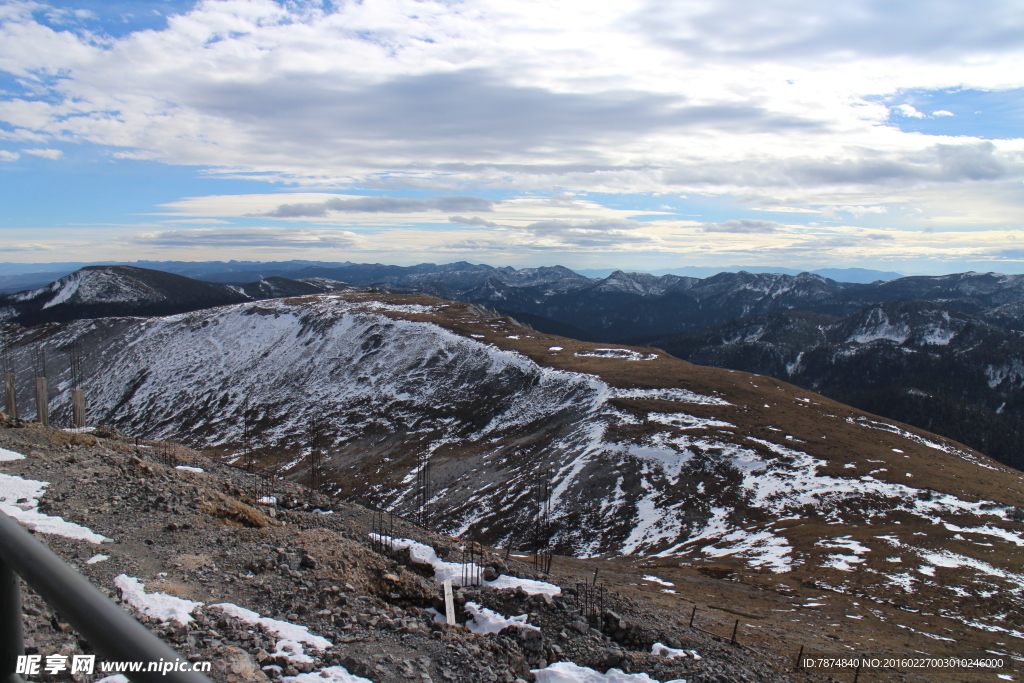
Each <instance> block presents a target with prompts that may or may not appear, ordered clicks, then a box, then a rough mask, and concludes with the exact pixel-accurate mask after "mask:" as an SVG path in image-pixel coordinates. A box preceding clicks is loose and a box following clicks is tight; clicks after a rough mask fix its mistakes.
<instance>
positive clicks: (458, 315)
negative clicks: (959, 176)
mask: <svg viewBox="0 0 1024 683" xmlns="http://www.w3.org/2000/svg"><path fill="white" fill-rule="evenodd" d="M865 324H866V323H865ZM883 327H884V330H887V331H884V334H883ZM851 330H853V331H854V333H855V334H857V335H867V336H871V335H873V334H874V335H876V339H875V341H874V342H873V343H876V344H877V343H880V342H881V340H882V339H883V337H884V336H885V335H889V337H898V336H900V335H901V334H902V332H901V331H900V327H899V325H898V323H897V322H894V321H893V319H892V318H889V319H888V320H886V321H882V320H881V319H880V318H879V319H876V320H875V321H874V327H873V328H870V329H869V328H868V327H864V326H861V327H854V328H851ZM872 330H873V331H872ZM961 333H962V332H961ZM943 334H944V332H942V331H941V330H940V331H937V332H936V334H935V336H934V337H933V339H939V338H940V337H941V336H942V335H943ZM878 335H881V336H878ZM908 339H909V338H908ZM73 341H78V342H80V343H81V344H82V347H83V348H84V349H86V350H87V354H86V363H85V368H84V369H85V374H86V382H85V386H86V390H87V393H88V398H89V405H90V414H91V415H92V416H93V419H94V420H96V421H100V422H104V423H109V424H112V425H115V426H117V427H119V428H122V429H124V430H125V431H127V432H129V433H139V434H144V435H148V436H160V437H168V438H175V439H181V440H184V441H186V442H188V443H190V444H191V445H193V446H198V447H204V448H207V449H209V451H210V452H212V453H217V454H220V455H221V456H222V457H224V458H227V459H230V460H234V461H236V462H238V461H240V459H241V458H242V453H241V451H242V448H243V419H242V413H243V411H244V409H245V406H248V407H249V417H248V423H249V430H250V433H251V434H252V439H253V446H254V447H255V450H256V453H257V455H258V456H259V462H260V464H261V465H263V466H270V465H271V464H272V463H273V462H274V461H275V460H278V459H280V462H281V466H282V467H283V469H284V471H285V472H286V473H287V474H288V475H289V476H291V477H293V478H303V477H306V476H307V475H308V462H309V461H308V454H309V450H310V424H311V419H312V418H313V416H314V415H318V416H320V418H321V419H322V424H323V428H322V430H321V443H322V445H323V447H324V451H325V454H324V460H325V462H326V477H327V478H328V480H329V481H330V482H331V484H330V485H331V486H332V488H333V490H334V491H335V492H336V493H338V494H340V495H343V496H348V497H354V498H363V499H368V500H370V501H372V502H374V503H375V504H377V505H380V506H382V507H385V508H389V509H394V510H397V511H399V512H403V513H412V512H414V511H416V509H417V502H416V501H417V496H418V492H419V489H418V488H417V486H418V484H417V481H418V476H417V475H418V473H419V471H420V468H421V466H422V463H423V462H424V459H425V458H429V461H430V479H431V496H430V501H429V503H428V511H429V513H430V515H431V517H432V518H433V519H434V520H435V524H436V525H437V526H438V527H440V528H442V529H444V530H446V531H450V532H453V533H458V534H464V535H468V536H469V537H474V538H478V539H480V540H482V541H489V542H491V543H492V544H496V545H505V544H512V545H514V546H516V547H519V548H524V547H525V548H527V549H529V547H530V546H531V544H532V543H533V542H534V541H535V540H540V541H548V540H550V542H551V544H552V545H553V546H554V547H555V548H556V549H557V550H558V551H559V552H561V553H573V554H578V555H599V554H605V553H607V554H616V555H621V554H624V555H633V556H638V557H651V556H656V557H662V558H675V560H676V561H687V562H709V561H710V562H722V561H730V562H733V563H738V564H739V565H740V566H745V567H747V568H748V570H756V571H762V572H766V573H768V574H771V573H773V572H778V573H795V575H797V576H805V577H806V580H808V581H816V582H818V584H820V585H823V586H829V587H833V588H835V589H837V590H843V591H850V592H856V591H861V592H863V593H866V594H871V595H874V596H876V597H877V598H878V599H886V600H895V599H903V598H901V597H900V596H904V595H906V594H908V593H910V592H914V593H915V597H914V600H915V602H916V604H917V605H918V606H927V607H928V608H929V609H938V610H945V611H950V612H951V613H956V614H962V615H964V617H965V618H968V617H969V618H970V619H972V620H974V621H975V622H977V624H979V625H980V626H979V627H981V628H988V629H1005V630H1006V631H1007V632H1012V633H1016V634H1021V633H1024V621H1022V617H1021V616H1020V615H1021V614H1024V609H1022V608H1024V573H1022V572H1024V567H1022V566H1021V564H1022V563H1021V556H1020V553H1019V550H1018V549H1019V547H1020V546H1024V524H1021V522H1020V521H1017V520H1018V519H1019V518H1020V517H1021V515H1022V514H1024V509H1021V508H1022V506H1024V477H1022V475H1021V474H1020V473H1019V472H1014V471H1011V470H1008V469H1006V468H1003V467H1001V466H1000V465H998V464H997V463H995V462H994V461H992V460H990V459H988V458H987V457H985V456H982V455H980V454H978V453H976V452H974V451H972V450H970V449H968V448H966V447H964V446H962V445H960V444H957V443H954V442H950V441H947V440H945V439H942V438H941V437H936V436H934V435H931V434H928V433H926V432H921V431H917V430H915V429H912V428H908V427H906V426H904V425H900V424H896V423H892V422H888V421H885V420H881V419H878V418H876V417H874V416H871V415H865V414H864V413H862V412H860V411H857V410H853V409H850V408H848V407H846V406H844V405H841V404H838V403H835V402H833V401H831V400H829V399H826V398H824V397H822V396H819V395H817V394H812V393H810V392H806V391H803V390H801V389H798V388H796V387H794V386H792V385H788V384H785V383H782V382H779V381H777V380H774V379H771V378H769V377H761V376H756V375H749V374H746V373H742V372H733V371H728V370H720V369H714V368H702V367H697V366H693V365H690V364H689V363H686V362H684V361H681V360H678V359H676V358H673V357H671V356H668V355H667V354H664V353H660V352H658V351H656V350H651V349H639V348H629V347H622V346H614V345H597V344H588V343H581V342H576V341H572V340H567V339H562V338H558V337H553V336H550V335H545V334H543V333H538V332H534V331H531V330H528V329H525V328H522V327H518V326H516V325H514V324H512V323H511V322H509V321H508V319H505V318H497V317H494V316H492V315H488V314H487V313H486V311H485V310H484V309H482V308H480V307H478V306H473V305H466V304H457V303H451V302H445V301H439V300H436V299H430V298H426V297H414V296H400V295H376V294H370V293H366V292H353V291H350V292H345V293H338V294H332V295H318V296H312V297H307V298H304V299H288V300H280V299H279V300H273V301H265V302H254V303H246V304H241V305H235V306H227V307H221V308H216V309H210V310H204V311H197V312H193V313H188V314H182V315H177V316H171V317H164V318H154V319H149V320H139V319H105V320H89V321H76V322H72V323H68V324H65V325H61V326H49V327H46V328H34V329H30V330H24V331H21V332H19V333H18V334H17V338H16V340H15V345H14V348H13V350H12V353H11V357H12V359H13V362H14V364H15V366H16V367H19V368H26V367H30V365H29V363H30V354H31V351H32V349H33V348H39V346H40V345H42V347H43V348H46V349H48V350H52V351H53V353H52V357H53V358H54V361H53V362H51V374H52V375H53V376H52V377H51V385H52V386H54V387H55V396H54V408H53V414H54V415H55V419H58V420H59V419H62V418H61V417H60V416H62V415H64V414H66V413H67V411H68V405H67V397H66V396H65V394H66V393H67V392H66V389H67V387H68V376H67V370H66V368H62V367H59V362H60V360H59V359H60V358H62V356H61V354H59V353H57V350H58V349H61V348H64V347H65V346H66V345H67V344H69V343H71V342H73ZM865 343H867V342H865ZM922 343H925V342H924V340H922ZM30 381H31V377H30V373H28V372H26V371H22V372H21V373H20V374H19V386H20V391H21V393H22V395H23V396H28V395H29V394H28V392H29V384H30ZM548 507H549V508H550V517H549V522H550V524H549V525H546V524H538V515H540V514H541V511H542V510H543V509H545V508H548ZM537 530H540V531H541V532H542V535H544V536H549V538H546V537H545V538H540V539H537V537H536V532H537ZM917 567H921V568H922V569H921V570H920V571H917V570H916V569H914V568H917ZM854 569H857V571H856V572H854V571H853V570H854ZM911 570H913V571H911ZM926 570H927V571H926ZM965 594H966V595H972V596H979V597H978V599H979V600H982V601H983V600H987V599H988V598H985V597H984V596H995V595H998V596H999V598H998V601H999V603H1000V605H1001V607H1000V608H999V609H991V610H987V611H986V610H982V611H981V612H980V613H975V612H970V614H968V610H967V607H966V606H965V605H964V604H963V603H964V602H965V601H964V600H963V595H965ZM993 599H994V598H993ZM968 602H970V601H968ZM971 609H972V610H973V609H974V608H973V607H971ZM1006 610H1009V611H1008V612H1007V611H1006Z"/></svg>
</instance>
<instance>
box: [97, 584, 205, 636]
mask: <svg viewBox="0 0 1024 683" xmlns="http://www.w3.org/2000/svg"><path fill="white" fill-rule="evenodd" d="M114 585H115V586H117V587H118V588H119V589H120V591H121V598H122V599H123V600H124V601H125V602H127V603H128V604H129V605H131V606H132V607H134V608H135V609H137V610H139V611H140V612H142V613H143V614H145V615H146V616H147V617H151V618H153V619H159V620H160V621H176V622H178V623H179V624H182V625H184V624H187V623H188V622H190V621H192V610H194V609H195V608H196V607H199V606H201V605H202V604H203V603H201V602H193V601H192V600H184V599H182V598H176V597H174V596H173V595H167V594H166V593H147V592H146V590H145V585H144V584H143V583H142V582H141V581H139V580H138V579H136V578H133V577H131V576H128V575H127V574H118V575H117V576H116V577H114Z"/></svg>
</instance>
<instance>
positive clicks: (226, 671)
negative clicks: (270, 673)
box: [213, 646, 269, 683]
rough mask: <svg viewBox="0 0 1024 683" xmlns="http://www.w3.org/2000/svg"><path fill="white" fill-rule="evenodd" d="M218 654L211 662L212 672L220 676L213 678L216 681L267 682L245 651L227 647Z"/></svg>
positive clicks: (257, 665)
mask: <svg viewBox="0 0 1024 683" xmlns="http://www.w3.org/2000/svg"><path fill="white" fill-rule="evenodd" d="M220 653H221V654H220V657H219V658H217V659H215V660H214V662H213V670H214V671H216V672H218V673H219V674H220V676H216V677H215V678H217V679H218V680H222V681H227V683H263V682H265V681H268V680H269V679H268V678H267V675H266V674H265V673H263V671H262V670H261V669H260V665H259V663H258V662H257V661H256V660H255V659H253V657H252V656H251V655H250V654H249V653H248V652H246V651H245V650H242V649H240V648H237V647H230V646H228V647H223V648H221V650H220Z"/></svg>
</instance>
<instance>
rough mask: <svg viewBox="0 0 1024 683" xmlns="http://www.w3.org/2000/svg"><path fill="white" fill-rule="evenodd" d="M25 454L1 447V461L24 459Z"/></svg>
mask: <svg viewBox="0 0 1024 683" xmlns="http://www.w3.org/2000/svg"><path fill="white" fill-rule="evenodd" d="M24 459H25V456H24V455H22V454H21V453H15V452H14V451H9V450H7V449H6V448H0V462H7V461H9V460H24Z"/></svg>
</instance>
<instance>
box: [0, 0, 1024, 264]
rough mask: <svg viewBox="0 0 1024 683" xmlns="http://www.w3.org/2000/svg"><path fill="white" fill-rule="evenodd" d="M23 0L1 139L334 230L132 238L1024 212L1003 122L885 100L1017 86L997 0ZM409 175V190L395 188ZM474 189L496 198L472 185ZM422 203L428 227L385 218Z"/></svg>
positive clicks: (763, 225)
mask: <svg viewBox="0 0 1024 683" xmlns="http://www.w3.org/2000/svg"><path fill="white" fill-rule="evenodd" d="M39 7H40V6H37V5H34V4H31V3H11V2H8V3H6V4H3V5H2V6H0V70H3V71H5V72H7V73H9V74H12V75H13V76H14V79H16V80H12V82H15V83H18V84H20V86H19V87H22V88H23V90H22V91H19V92H16V93H12V92H5V93H0V122H2V123H3V124H5V125H3V126H2V128H3V130H0V139H6V140H12V141H17V142H18V143H20V144H29V145H32V146H33V147H34V148H36V149H34V150H33V151H28V150H26V151H24V152H23V153H27V154H33V153H42V152H46V154H42V156H46V155H47V154H57V153H59V150H56V149H52V147H57V146H60V145H61V144H62V143H64V144H67V143H75V144H78V145H83V146H85V145H89V144H93V145H102V146H104V151H105V150H106V149H107V148H112V149H113V150H115V151H114V152H113V154H111V156H112V157H113V158H114V159H124V160H149V161H158V162H164V163H170V164H183V165H195V166H202V167H207V168H208V172H209V173H210V174H212V175H218V174H219V175H222V176H224V177H229V178H249V179H259V180H264V181H268V182H278V183H281V184H282V185H286V186H291V187H293V188H294V187H296V186H298V187H300V188H308V189H311V190H316V191H307V192H296V193H294V194H289V195H283V194H273V193H272V192H269V191H268V193H267V194H265V195H245V196H242V195H236V196H230V197H229V196H216V197H206V198H199V197H196V198H192V199H188V200H182V201H180V202H175V203H173V204H172V205H167V206H164V207H162V208H163V209H165V210H166V211H167V212H168V213H167V214H164V215H162V216H161V218H162V219H164V220H166V219H176V220H181V221H210V224H211V225H217V223H216V222H215V221H216V220H218V219H224V218H238V217H244V216H250V217H251V216H258V217H260V218H261V219H262V220H261V222H266V223H273V224H275V225H276V226H281V225H287V226H291V225H301V224H309V223H315V224H316V225H318V226H324V225H329V226H336V227H338V228H344V229H345V230H347V231H348V232H350V233H351V235H350V236H348V237H346V236H345V235H344V234H343V232H344V231H338V230H328V229H321V228H319V227H318V228H302V229H304V230H308V232H307V233H306V234H302V233H299V232H295V231H294V230H292V228H290V227H286V228H281V227H274V228H262V229H253V230H254V231H250V233H249V237H248V239H250V242H246V241H245V240H246V239H247V238H246V237H245V233H244V232H237V231H236V232H232V230H236V229H234V228H228V227H224V228H218V229H217V230H221V231H220V232H217V231H214V232H195V233H188V232H186V231H169V232H168V231H164V232H157V233H148V235H149V236H148V237H145V238H143V237H139V238H132V239H133V240H135V241H134V242H131V244H133V245H135V246H136V247H138V248H141V245H148V247H147V248H153V249H163V250H169V249H175V248H181V249H185V248H188V247H187V245H188V244H190V240H192V241H193V242H194V243H195V244H211V245H212V244H230V245H232V248H238V249H243V248H245V247H243V246H241V245H245V244H247V245H249V246H253V248H259V249H264V248H268V249H269V248H271V247H270V246H269V245H270V244H272V243H277V244H281V245H286V247H287V248H289V249H293V250H301V249H303V248H306V247H309V248H310V249H313V248H315V245H321V246H323V245H332V246H333V245H336V244H341V243H344V242H345V240H354V241H353V242H352V243H351V244H350V246H349V247H346V248H351V249H356V250H371V249H373V248H375V247H373V246H372V245H373V244H377V242H375V241H374V240H376V239H378V236H382V235H387V236H388V239H389V240H391V242H390V244H391V245H395V249H406V250H407V253H408V254H423V255H425V256H426V258H429V259H431V260H434V258H435V255H434V252H433V251H432V249H437V248H438V246H439V245H456V244H459V245H463V246H462V247H460V248H467V249H468V248H471V247H470V246H467V245H477V246H476V247H475V248H480V249H498V250H507V251H508V253H512V250H514V249H515V248H516V244H517V242H516V241H517V240H519V241H520V243H521V244H522V245H523V246H522V249H525V250H529V249H535V250H542V249H551V250H556V249H564V250H567V251H573V250H576V251H583V250H586V249H593V250H599V251H600V250H619V251H624V250H638V251H639V250H651V251H657V250H673V249H675V250H678V251H685V252H686V253H689V254H698V255H699V254H724V256H723V258H726V257H731V255H733V254H746V253H756V252H757V250H758V249H762V248H763V249H768V250H769V251H770V252H771V253H773V254H775V253H782V251H772V250H784V249H786V248H788V247H787V246H786V245H795V246H794V247H793V248H794V249H804V250H805V251H806V252H807V253H810V252H815V250H817V252H815V253H823V254H824V253H826V252H827V253H829V254H832V255H833V256H836V257H838V256H843V257H846V256H851V255H856V254H862V253H868V252H867V251H864V250H872V249H874V250H878V249H882V248H883V247H884V248H885V249H889V250H892V251H891V253H892V254H899V253H900V251H899V250H900V249H901V248H902V242H901V239H896V240H888V239H874V238H867V237H863V236H858V237H849V236H843V235H835V234H831V233H828V234H827V236H826V232H825V231H824V230H825V229H824V228H822V229H821V230H822V232H819V233H813V234H811V233H806V234H805V233H800V232H799V231H798V230H797V228H796V227H795V226H791V225H783V224H780V223H774V222H773V221H770V220H766V221H762V222H760V223H758V222H756V221H753V222H752V221H750V220H749V219H734V220H727V219H726V218H722V219H721V220H718V221H717V222H714V223H708V224H707V225H695V224H694V222H689V223H687V222H685V221H675V220H669V218H672V219H674V218H675V213H674V212H675V211H680V212H681V211H684V210H686V209H685V208H684V207H683V206H680V207H677V209H675V210H673V209H671V208H669V207H668V206H667V205H665V206H663V207H661V209H660V210H659V211H663V212H666V213H667V214H668V215H666V216H664V218H665V220H658V221H651V222H647V221H644V222H641V221H637V220H635V218H636V217H637V213H638V212H636V211H627V210H621V209H615V208H611V207H609V206H602V205H600V203H599V202H598V201H597V200H592V199H587V198H586V197H587V195H586V193H587V192H594V193H610V194H629V193H663V194H665V195H669V196H672V197H676V196H687V195H688V196H691V197H694V196H706V195H733V196H734V197H736V198H737V199H738V200H739V201H740V202H741V203H742V205H743V206H745V207H748V208H751V209H756V210H765V211H773V212H784V213H790V214H806V213H811V212H821V213H822V214H824V215H825V216H827V217H829V218H831V219H834V220H850V221H851V222H856V220H855V219H858V218H865V217H869V218H870V219H871V221H870V223H871V224H872V225H874V224H877V223H878V221H879V217H880V216H881V215H882V214H883V213H884V212H885V211H886V207H889V206H897V205H898V206H900V207H904V208H906V211H903V210H902V209H901V211H900V212H895V211H893V212H891V213H889V214H888V215H886V219H887V220H889V219H891V220H892V221H896V220H897V219H898V220H908V219H905V218H904V217H903V216H904V214H906V215H912V213H913V210H914V209H923V210H924V214H923V216H924V217H922V218H921V219H920V220H922V221H923V220H926V219H927V220H929V221H932V222H933V223H934V224H935V225H952V224H954V223H955V222H957V221H960V223H961V224H963V225H966V224H970V226H972V228H973V227H975V226H978V225H981V226H987V227H992V226H993V225H996V224H994V223H991V222H984V221H994V220H1000V221H1003V222H1002V223H999V224H998V225H1006V224H1010V223H1011V222H1012V223H1013V224H1014V225H1019V218H1016V219H1011V220H1010V221H1007V219H1006V217H1007V216H1009V217H1013V216H1018V217H1019V216H1020V215H1021V212H1022V211H1024V200H1022V198H1021V196H1020V193H1019V192H1013V191H1011V190H1008V189H1007V188H1009V187H1010V186H1011V184H1013V183H1016V188H1017V189H1019V181H1020V180H1021V179H1022V178H1024V140H1022V139H1015V140H993V141H982V140H978V139H972V138H970V137H966V138H951V137H950V138H945V137H937V136H928V135H923V134H919V133H906V132H903V131H900V130H899V129H898V128H897V127H896V126H893V125H892V121H891V118H892V117H904V118H906V117H909V118H912V119H913V118H924V117H927V116H929V115H928V114H926V113H924V112H922V111H919V110H918V109H916V108H915V107H913V106H912V105H909V104H904V105H899V106H897V107H893V108H892V109H889V108H888V107H887V106H886V105H885V104H883V103H882V102H884V101H891V99H892V98H894V97H899V96H900V95H901V93H904V92H907V91H913V90H916V89H923V90H930V89H932V90H933V89H940V88H947V87H963V88H976V89H990V90H991V89H1007V88H1017V87H1024V70H1022V69H1020V64H1021V63H1024V6H1022V5H1021V4H1020V3H1018V2H1014V0H977V2H974V3H971V6H970V7H968V6H967V5H956V4H955V3H953V4H949V3H947V4H944V5H941V6H940V7H939V8H936V6H935V4H934V3H931V2H926V1H925V0H906V2H901V3H880V2H876V1H875V0H850V2H846V3H821V2H813V1H812V0H780V1H779V2H769V3H765V2H761V3H755V2H751V1H750V0H688V1H687V2H678V3H666V2H664V1H663V0H640V1H638V2H632V3H593V2H588V1H586V0H564V2H558V3H540V2H537V1H536V0H469V1H468V2H463V3H450V2H447V1H444V0H421V1H414V0H375V1H374V2H372V3H335V4H327V3H324V4H321V5H314V4H307V3H277V2H271V1H270V0H232V1H231V2H215V1H212V0H207V1H201V2H197V3H196V4H195V6H194V7H193V8H192V9H191V10H190V11H188V12H186V13H184V14H181V15H178V16H171V17H169V18H168V22H167V26H166V28H163V29H153V30H146V31H138V32H135V33H130V34H127V35H118V36H117V37H112V36H111V35H107V34H105V33H103V32H102V31H101V30H98V29H97V27H96V25H95V24H94V23H92V22H93V21H94V19H95V18H94V17H91V16H88V15H84V14H79V15H74V14H69V13H67V12H64V11H62V12H64V13H62V14H60V15H59V16H58V15H56V14H54V15H52V16H51V24H52V23H53V21H54V20H59V21H63V22H66V23H64V24H60V25H59V26H57V28H53V27H52V26H47V25H45V24H44V23H42V22H41V21H37V20H36V18H35V17H38V16H42V14H41V13H40V12H39V11H38V10H39ZM33 12H35V14H33ZM82 22H87V23H86V24H85V26H86V28H83V27H82ZM111 33H117V32H111ZM12 88H13V89H14V90H17V87H14V86H12ZM948 115H951V114H950V113H949V112H947V111H946V110H939V111H935V112H932V113H931V116H935V117H939V116H948ZM19 146H20V145H19ZM17 158H18V155H17V153H16V152H0V160H7V161H13V160H16V159H17ZM49 158H53V157H49ZM408 188H413V189H415V190H418V191H420V192H419V193H418V195H417V196H418V197H421V198H409V197H407V196H400V195H403V194H408V193H403V192H401V190H403V189H408ZM324 190H329V191H324ZM490 190H505V192H503V193H502V194H501V195H500V196H503V197H511V198H510V199H504V200H503V201H501V202H494V201H491V200H489V199H484V198H483V196H498V195H497V193H493V195H492V193H490V192H489V191H490ZM382 195H383V196H382ZM548 195H557V199H555V200H550V201H549V200H545V197H546V196H548ZM601 201H605V200H604V199H602V200H601ZM646 205H648V206H650V205H653V204H650V203H648V204H646ZM645 213H647V214H650V213H651V212H645ZM654 213H658V212H654ZM748 215H749V214H748ZM836 216H842V217H843V218H842V219H836ZM698 218H699V217H698ZM704 220H707V219H704ZM915 220H916V219H915ZM1014 221H1015V222H1014ZM423 224H430V230H429V231H425V232H430V234H429V235H425V236H424V235H419V234H412V233H411V232H409V233H408V234H407V233H399V232H398V228H400V227H401V226H410V225H417V226H420V225H423ZM906 224H907V225H908V226H912V227H913V228H914V229H915V230H918V231H919V230H920V228H921V227H922V224H919V223H914V222H912V221H911V222H908V223H906ZM816 229H817V228H816ZM259 230H263V231H264V232H259ZM268 231H269V232H268ZM275 231H277V232H275ZM709 232H714V233H715V234H714V235H710V234H708V233H709ZM172 233H173V234H172ZM915 234H918V233H915ZM979 234H980V233H979ZM985 234H989V233H985ZM992 234H995V233H992ZM353 236H357V237H358V239H356V237H353ZM428 238H429V239H428ZM380 239H383V238H382V237H380ZM431 240H433V241H431ZM886 242H893V243H894V244H888V245H886V244H883V243H886ZM868 243H871V244H870V245H868ZM929 244H939V243H938V242H930V243H929ZM942 244H945V245H946V247H943V248H947V247H948V248H953V247H950V246H949V245H950V244H952V242H943V243H942ZM957 244H959V243H957ZM972 244H973V242H972ZM254 245H255V246H254ZM310 245H313V246H310ZM488 245H489V246H488ZM842 245H846V246H842ZM451 248H452V249H454V248H455V247H454V246H452V247H451ZM929 248H930V247H929ZM936 248H938V247H936ZM956 248H959V246H958V247H956ZM972 248H973V247H972ZM382 249H383V250H382V252H381V253H383V254H384V255H385V257H386V255H387V254H388V253H392V252H389V251H388V250H387V249H384V248H383V247H382ZM843 250H847V251H843ZM857 250H860V251H857ZM364 253H371V252H370V251H364ZM394 253H398V252H394ZM403 253H406V252H403ZM519 253H523V252H522V250H520V252H519ZM794 253H795V252H794ZM871 253H872V254H874V255H876V256H878V257H879V258H882V256H880V255H879V254H881V253H882V252H878V251H873V252H871ZM885 253H887V254H888V253H890V252H885ZM409 258H414V257H413V256H410V257H409Z"/></svg>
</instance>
